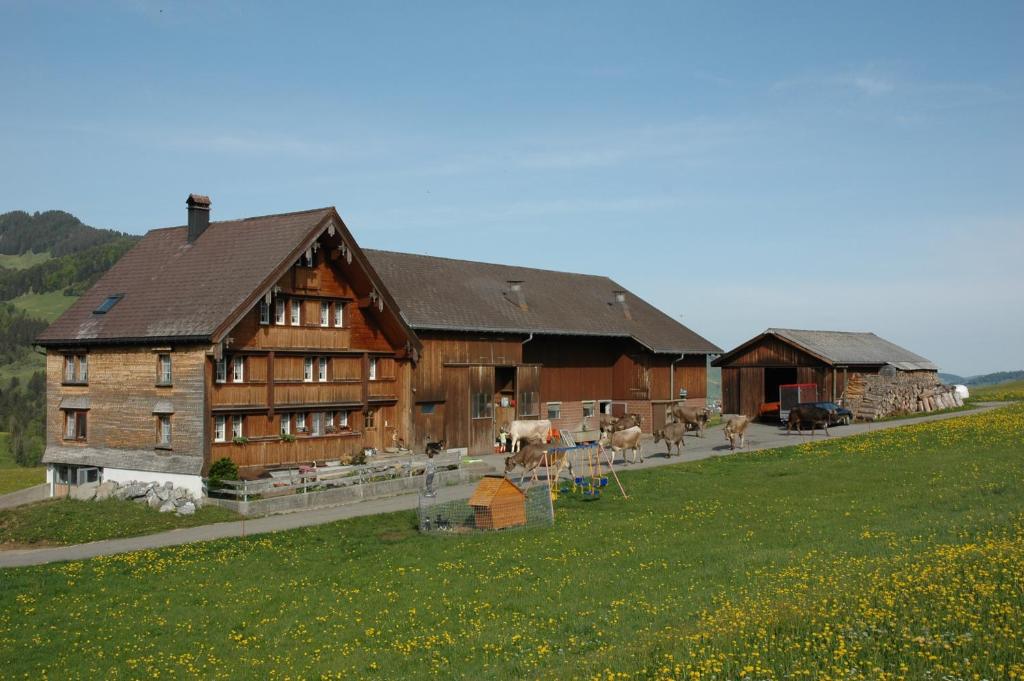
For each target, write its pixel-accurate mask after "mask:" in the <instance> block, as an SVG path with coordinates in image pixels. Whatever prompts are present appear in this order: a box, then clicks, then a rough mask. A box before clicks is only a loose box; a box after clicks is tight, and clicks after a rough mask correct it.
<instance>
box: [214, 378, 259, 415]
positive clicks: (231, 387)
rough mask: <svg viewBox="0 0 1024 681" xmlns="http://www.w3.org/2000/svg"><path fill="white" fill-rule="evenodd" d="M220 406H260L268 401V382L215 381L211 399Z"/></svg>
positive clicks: (215, 406)
mask: <svg viewBox="0 0 1024 681" xmlns="http://www.w3.org/2000/svg"><path fill="white" fill-rule="evenodd" d="M210 403H211V405H212V406H213V408H214V409H217V408H218V407H259V406H263V405H265V404H266V403H267V384H266V383H215V384H214V385H213V394H212V395H211V400H210Z"/></svg>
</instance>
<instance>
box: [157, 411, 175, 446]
mask: <svg viewBox="0 0 1024 681" xmlns="http://www.w3.org/2000/svg"><path fill="white" fill-rule="evenodd" d="M156 441H157V444H158V445H159V446H161V447H170V446H171V416H170V414H160V416H158V417H157V440H156Z"/></svg>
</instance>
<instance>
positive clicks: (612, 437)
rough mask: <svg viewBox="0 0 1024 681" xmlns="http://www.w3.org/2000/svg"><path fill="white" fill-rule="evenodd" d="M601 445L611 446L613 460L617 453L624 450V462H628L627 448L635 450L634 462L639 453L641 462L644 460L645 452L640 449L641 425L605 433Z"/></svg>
mask: <svg viewBox="0 0 1024 681" xmlns="http://www.w3.org/2000/svg"><path fill="white" fill-rule="evenodd" d="M601 445H602V446H604V447H611V450H612V461H613V462H614V461H615V454H616V453H617V452H622V463H626V450H627V449H632V450H633V463H636V458H637V456H638V455H639V457H640V463H643V462H644V455H643V452H641V451H640V426H633V427H632V428H626V429H625V430H617V431H615V432H614V433H603V434H602V435H601Z"/></svg>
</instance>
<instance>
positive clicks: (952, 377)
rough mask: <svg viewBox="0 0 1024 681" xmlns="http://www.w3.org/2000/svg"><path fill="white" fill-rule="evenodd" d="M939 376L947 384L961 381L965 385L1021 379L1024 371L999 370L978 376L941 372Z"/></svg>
mask: <svg viewBox="0 0 1024 681" xmlns="http://www.w3.org/2000/svg"><path fill="white" fill-rule="evenodd" d="M939 378H940V379H941V380H942V381H944V382H945V383H947V384H955V383H961V384H963V385H967V386H971V385H977V386H982V385H998V384H1000V383H1006V382H1008V381H1020V380H1022V379H1024V371H997V372H995V373H991V374H979V375H977V376H957V375H956V374H942V373H940V374H939Z"/></svg>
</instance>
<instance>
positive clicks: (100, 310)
mask: <svg viewBox="0 0 1024 681" xmlns="http://www.w3.org/2000/svg"><path fill="white" fill-rule="evenodd" d="M122 298H124V294H123V293H115V294H114V295H112V296H107V299H106V300H104V301H103V302H102V303H100V306H99V307H97V308H96V309H95V310H93V311H92V313H93V314H107V313H108V312H110V308H112V307H114V306H115V305H117V303H118V301H120V300H121V299H122Z"/></svg>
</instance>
